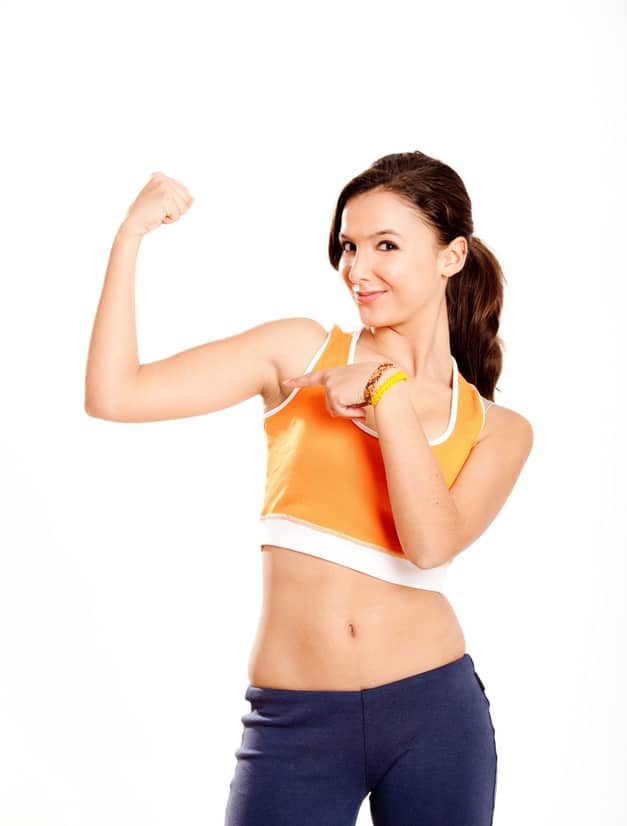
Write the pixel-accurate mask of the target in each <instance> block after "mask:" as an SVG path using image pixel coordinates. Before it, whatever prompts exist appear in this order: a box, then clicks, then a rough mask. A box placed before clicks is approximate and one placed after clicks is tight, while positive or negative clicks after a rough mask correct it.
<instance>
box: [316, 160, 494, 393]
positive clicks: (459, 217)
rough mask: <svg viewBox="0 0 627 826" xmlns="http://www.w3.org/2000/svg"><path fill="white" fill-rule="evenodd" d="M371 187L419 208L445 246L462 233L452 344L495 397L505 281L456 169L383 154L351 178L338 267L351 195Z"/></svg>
mask: <svg viewBox="0 0 627 826" xmlns="http://www.w3.org/2000/svg"><path fill="white" fill-rule="evenodd" d="M372 189H381V190H385V191H387V192H394V193H396V194H397V195H399V196H400V197H402V198H403V199H404V200H405V201H406V202H408V203H409V204H410V205H411V206H412V207H413V208H415V209H416V210H417V212H418V214H419V215H420V217H421V219H422V220H423V221H425V222H426V223H427V224H428V225H429V226H430V227H431V228H432V230H433V231H434V232H435V235H436V239H437V243H438V244H440V245H442V246H446V245H447V244H449V243H450V242H451V241H452V240H453V239H455V238H457V237H458V236H460V235H463V236H464V238H466V241H467V242H468V254H467V256H466V261H465V263H464V266H463V267H462V269H461V270H460V271H459V272H457V273H455V275H454V276H452V277H451V278H449V279H448V282H447V285H446V293H445V296H446V307H447V314H448V324H449V331H450V347H451V352H452V353H453V356H454V357H455V360H456V361H457V364H458V367H459V370H460V372H461V374H462V375H463V376H464V378H466V379H468V381H470V382H471V383H472V384H474V385H475V387H476V388H477V390H478V391H479V393H480V394H481V395H482V396H484V398H486V399H490V400H491V401H494V389H495V387H496V382H497V380H498V378H499V376H500V374H501V369H502V362H503V349H504V348H503V341H502V339H501V338H500V337H499V336H498V335H497V333H498V329H499V317H500V314H501V308H502V306H503V284H504V283H505V284H506V283H507V280H506V279H505V276H504V275H503V271H502V269H501V267H500V265H499V262H498V261H497V259H496V257H495V255H494V254H493V252H492V251H491V250H490V249H489V248H488V247H487V246H486V244H485V243H484V242H483V241H481V240H480V239H479V238H477V237H476V236H475V235H474V234H473V220H472V204H471V201H470V197H469V195H468V192H467V191H466V187H465V186H464V183H463V181H462V179H461V178H460V177H459V175H458V174H457V172H455V170H454V169H451V167H450V166H447V165H446V164H445V163H443V162H442V161H440V160H438V159H436V158H430V157H429V156H428V155H425V154H423V153H422V152H418V151H415V152H398V153H396V154H392V155H384V156H383V157H382V158H379V159H378V160H377V161H375V162H374V163H373V164H371V166H370V167H368V169H366V170H364V172H361V173H360V174H359V175H357V176H356V177H354V178H353V179H352V180H351V181H349V182H348V183H347V184H346V186H345V187H344V189H343V190H342V191H341V193H340V196H339V198H338V200H337V204H336V206H335V210H334V213H333V219H332V221H331V232H330V234H329V260H330V261H331V266H332V267H333V268H334V269H335V270H337V269H338V267H339V261H340V258H341V255H342V247H341V244H340V242H339V239H338V233H339V230H340V224H341V220H342V212H343V210H344V206H345V205H346V202H347V201H348V199H349V198H351V197H352V196H353V195H359V194H361V193H363V192H368V191H370V190H372Z"/></svg>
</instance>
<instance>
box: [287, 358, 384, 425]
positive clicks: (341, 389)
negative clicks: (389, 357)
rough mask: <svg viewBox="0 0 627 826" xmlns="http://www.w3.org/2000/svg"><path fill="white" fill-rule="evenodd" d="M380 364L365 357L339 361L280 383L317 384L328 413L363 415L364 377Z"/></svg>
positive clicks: (352, 416)
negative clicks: (325, 367)
mask: <svg viewBox="0 0 627 826" xmlns="http://www.w3.org/2000/svg"><path fill="white" fill-rule="evenodd" d="M379 364H381V362H380V361H365V362H359V363H358V364H342V365H340V366H339V367H330V368H329V369H327V370H316V371H315V372H313V373H305V374H304V375H302V376H296V377H295V378H292V379H284V380H283V381H282V382H281V384H285V385H287V386H288V387H306V386H307V385H311V384H321V385H322V386H323V387H324V389H325V393H326V405H327V410H328V411H329V413H330V415H331V416H343V417H345V418H348V419H365V418H366V411H365V410H364V407H366V405H367V404H368V403H367V402H365V401H363V398H364V390H365V389H366V384H367V383H368V379H369V378H370V376H371V375H372V374H373V372H374V371H375V370H376V369H377V367H378V366H379Z"/></svg>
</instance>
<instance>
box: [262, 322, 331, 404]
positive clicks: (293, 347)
mask: <svg viewBox="0 0 627 826" xmlns="http://www.w3.org/2000/svg"><path fill="white" fill-rule="evenodd" d="M328 334H329V331H328V330H327V329H326V328H325V327H324V325H323V324H320V322H319V321H316V320H315V319H313V318H306V317H304V316H303V317H295V318H284V319H282V320H281V324H279V325H276V327H275V329H274V330H273V336H274V341H273V348H272V349H273V367H274V370H273V377H272V381H271V382H270V383H269V384H268V385H267V386H266V387H265V388H264V393H263V399H264V402H265V406H266V410H269V409H271V408H273V407H275V406H276V405H278V404H280V403H281V402H282V401H283V400H284V398H286V397H287V396H288V395H289V394H290V393H291V392H292V388H284V387H283V386H282V385H281V380H282V379H285V378H289V377H290V376H299V375H302V374H303V373H304V372H305V370H306V369H307V367H308V365H309V364H310V362H311V360H312V358H313V356H314V355H315V354H316V353H317V352H318V350H320V348H321V347H322V345H323V344H324V342H325V340H326V338H327V336H328Z"/></svg>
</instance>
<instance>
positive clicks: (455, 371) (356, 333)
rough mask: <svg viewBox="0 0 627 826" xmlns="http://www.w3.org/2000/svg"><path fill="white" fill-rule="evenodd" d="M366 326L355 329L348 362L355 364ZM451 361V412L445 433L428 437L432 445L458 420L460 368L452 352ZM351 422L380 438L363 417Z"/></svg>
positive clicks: (441, 440)
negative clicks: (358, 344)
mask: <svg viewBox="0 0 627 826" xmlns="http://www.w3.org/2000/svg"><path fill="white" fill-rule="evenodd" d="M365 329H366V328H365V327H358V328H357V329H356V330H354V331H353V337H352V340H351V345H350V348H349V350H348V361H347V362H346V363H347V364H353V359H354V358H355V350H356V348H357V339H358V338H359V336H360V334H361V331H362V330H365ZM451 361H452V363H453V393H452V396H451V409H450V412H449V417H448V424H447V426H446V430H445V431H444V433H441V434H440V435H439V436H436V438H435V439H427V442H428V443H429V444H430V445H439V444H440V443H441V442H445V441H446V440H447V439H448V438H449V436H450V435H451V433H452V432H453V430H454V428H455V422H456V421H457V411H458V407H459V405H458V399H459V370H458V367H457V362H456V361H455V356H454V355H453V354H452V353H451ZM351 422H352V423H353V424H354V425H356V426H357V427H359V428H361V430H363V431H364V432H365V433H369V434H370V435H371V436H374V437H375V439H378V438H379V435H378V433H377V431H376V430H373V429H372V428H371V427H368V425H366V424H364V423H363V421H361V419H351Z"/></svg>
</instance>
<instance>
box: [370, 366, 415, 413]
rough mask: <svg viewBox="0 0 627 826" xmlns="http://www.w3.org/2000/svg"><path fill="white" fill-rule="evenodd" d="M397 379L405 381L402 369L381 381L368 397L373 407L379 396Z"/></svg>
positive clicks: (405, 377)
mask: <svg viewBox="0 0 627 826" xmlns="http://www.w3.org/2000/svg"><path fill="white" fill-rule="evenodd" d="M397 381H407V376H406V375H405V373H404V372H403V371H402V370H399V371H398V372H396V373H393V374H392V375H391V376H390V377H389V378H387V379H386V380H385V381H384V382H382V383H381V384H380V385H379V387H377V389H376V390H375V392H374V393H373V394H372V396H371V398H370V404H371V405H372V406H373V407H375V406H376V405H377V403H378V402H379V400H380V399H381V396H382V395H383V394H384V393H385V391H386V390H389V389H390V387H392V385H393V384H396V382H397Z"/></svg>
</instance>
